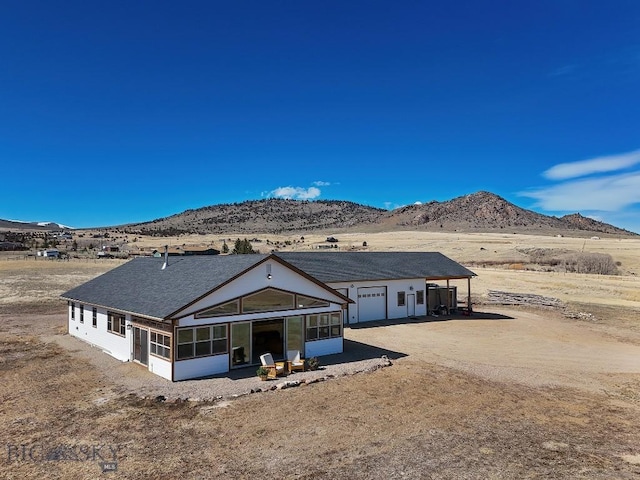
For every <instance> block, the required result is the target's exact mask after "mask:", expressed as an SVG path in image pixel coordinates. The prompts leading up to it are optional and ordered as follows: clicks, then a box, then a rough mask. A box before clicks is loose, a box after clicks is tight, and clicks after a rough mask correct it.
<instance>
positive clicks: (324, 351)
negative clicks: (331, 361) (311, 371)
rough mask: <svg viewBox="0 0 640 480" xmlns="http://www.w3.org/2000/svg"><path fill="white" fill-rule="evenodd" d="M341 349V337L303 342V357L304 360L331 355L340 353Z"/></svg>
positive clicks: (342, 342) (342, 343)
mask: <svg viewBox="0 0 640 480" xmlns="http://www.w3.org/2000/svg"><path fill="white" fill-rule="evenodd" d="M343 348H344V340H343V338H342V337H339V338H329V339H327V340H316V341H314V342H305V344H304V355H305V357H306V358H311V357H320V356H322V355H332V354H334V353H342V351H343Z"/></svg>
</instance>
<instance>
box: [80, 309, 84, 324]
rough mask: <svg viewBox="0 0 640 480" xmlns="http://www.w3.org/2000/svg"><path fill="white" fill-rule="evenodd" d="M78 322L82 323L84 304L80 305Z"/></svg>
mask: <svg viewBox="0 0 640 480" xmlns="http://www.w3.org/2000/svg"><path fill="white" fill-rule="evenodd" d="M80 323H84V305H80Z"/></svg>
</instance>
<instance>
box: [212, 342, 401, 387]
mask: <svg viewBox="0 0 640 480" xmlns="http://www.w3.org/2000/svg"><path fill="white" fill-rule="evenodd" d="M383 356H386V357H387V358H388V359H389V360H397V359H398V358H402V357H406V356H407V354H406V353H403V352H396V351H393V350H388V349H386V348H380V347H376V346H373V345H368V344H366V343H361V342H356V341H354V340H347V339H346V338H345V340H344V352H343V353H336V354H333V355H323V356H322V357H319V358H320V366H321V367H320V368H321V369H322V367H330V366H332V365H340V364H344V363H352V362H361V361H365V360H374V359H376V358H382V357H383ZM257 368H258V365H252V366H250V367H244V368H238V369H236V370H231V371H230V372H228V373H223V374H220V375H215V376H212V377H206V378H221V377H224V378H228V379H230V380H242V379H245V378H248V377H255V376H256V369H257Z"/></svg>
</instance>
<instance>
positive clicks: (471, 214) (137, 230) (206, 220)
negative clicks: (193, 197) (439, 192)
mask: <svg viewBox="0 0 640 480" xmlns="http://www.w3.org/2000/svg"><path fill="white" fill-rule="evenodd" d="M41 223H44V222H41ZM47 223H48V225H47V226H44V225H38V222H32V223H26V222H24V223H23V222H15V221H8V220H0V228H4V229H8V228H15V229H38V230H47V229H49V230H52V229H55V228H54V226H55V227H58V228H59V227H62V226H61V225H59V224H56V223H53V222H47ZM65 228H68V227H65ZM355 228H357V229H359V230H362V231H370V232H374V231H385V230H386V231H389V230H425V231H442V232H454V231H455V232H495V231H508V232H511V233H529V234H538V233H542V234H549V235H551V234H554V235H583V236H587V235H589V236H591V235H596V234H597V235H601V234H603V235H618V236H620V235H622V236H629V237H636V236H638V234H637V233H635V232H631V231H629V230H625V229H622V228H619V227H615V226H613V225H610V224H607V223H604V222H600V221H598V220H594V219H592V218H588V217H585V216H583V215H581V214H580V213H572V214H569V215H565V216H563V217H555V216H549V215H544V214H541V213H537V212H534V211H533V210H527V209H525V208H522V207H519V206H517V205H515V204H513V203H511V202H509V201H507V200H505V199H504V198H502V197H500V196H498V195H496V194H494V193H491V192H487V191H479V192H476V193H471V194H467V195H462V196H459V197H455V198H453V199H451V200H446V201H442V202H440V201H436V200H433V201H430V202H427V203H422V204H413V205H405V206H403V207H399V208H396V209H394V210H385V209H382V208H376V207H370V206H367V205H362V204H358V203H355V202H350V201H346V200H312V201H310V200H290V199H280V198H268V199H262V200H245V201H243V202H238V203H226V204H217V205H209V206H205V207H200V208H196V209H189V210H185V211H183V212H181V213H176V214H174V215H170V216H167V217H162V218H157V219H154V220H150V221H147V222H140V223H130V224H123V225H115V226H110V227H98V228H95V229H98V230H109V229H116V230H119V231H122V232H123V233H130V234H138V235H151V236H177V235H180V234H189V233H196V234H211V233H213V234H223V233H230V232H233V233H238V234H257V233H272V234H283V233H298V232H299V233H304V232H305V231H328V232H341V231H346V230H353V229H355ZM77 230H91V229H77Z"/></svg>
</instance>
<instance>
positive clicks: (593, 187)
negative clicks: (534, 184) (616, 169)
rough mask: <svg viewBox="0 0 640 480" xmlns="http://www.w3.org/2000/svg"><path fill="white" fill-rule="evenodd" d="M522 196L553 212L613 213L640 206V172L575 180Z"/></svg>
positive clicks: (525, 193) (524, 193)
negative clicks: (638, 204)
mask: <svg viewBox="0 0 640 480" xmlns="http://www.w3.org/2000/svg"><path fill="white" fill-rule="evenodd" d="M521 195H523V196H526V197H529V198H534V199H536V200H537V206H539V207H540V208H542V209H544V210H547V211H552V212H577V211H585V210H590V211H609V212H614V211H618V210H622V209H624V208H626V207H629V206H631V205H634V204H637V203H640V172H633V173H627V174H618V175H610V176H607V177H601V178H588V179H582V180H573V181H569V182H564V183H561V184H559V185H553V186H550V187H547V188H540V189H538V190H533V191H530V192H522V193H521Z"/></svg>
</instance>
